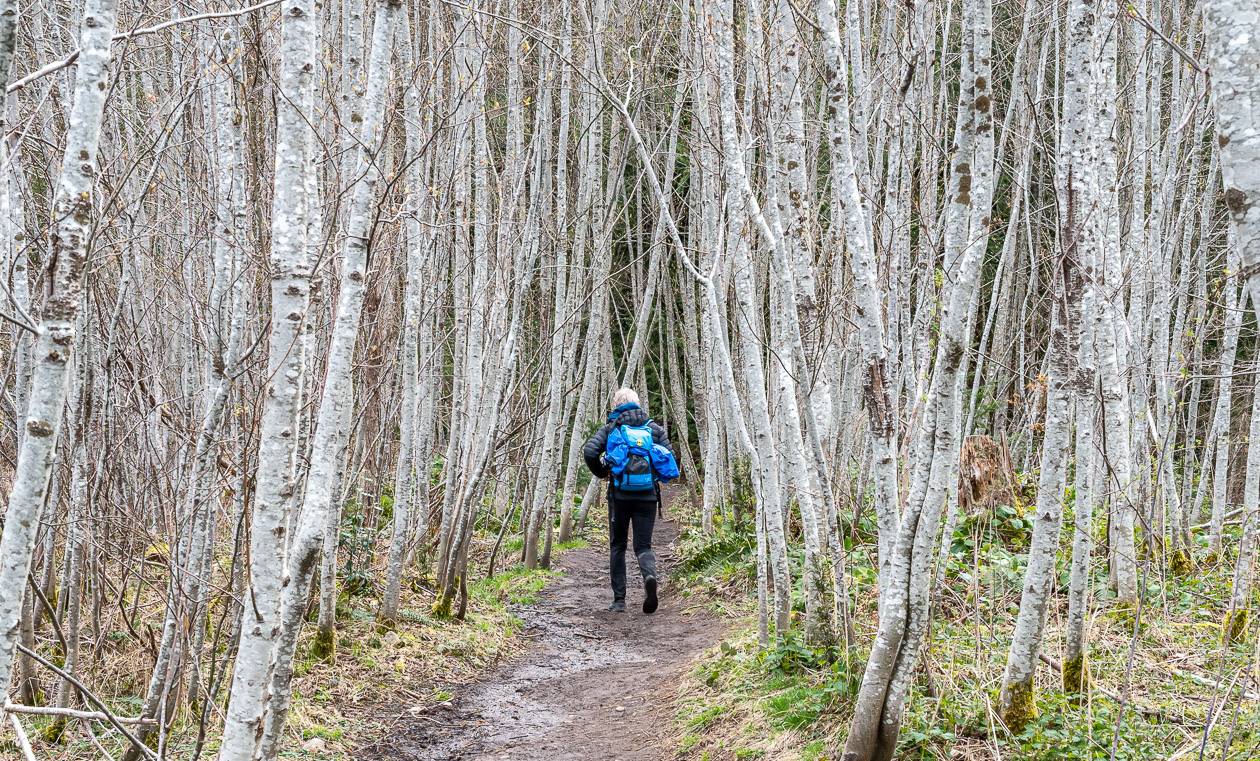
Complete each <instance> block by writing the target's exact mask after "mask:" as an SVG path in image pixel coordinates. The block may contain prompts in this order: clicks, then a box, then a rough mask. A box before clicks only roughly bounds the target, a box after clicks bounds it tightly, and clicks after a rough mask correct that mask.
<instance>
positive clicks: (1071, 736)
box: [675, 500, 1260, 761]
mask: <svg viewBox="0 0 1260 761" xmlns="http://www.w3.org/2000/svg"><path fill="white" fill-rule="evenodd" d="M1065 508H1066V514H1065V520H1064V525H1065V526H1071V525H1072V523H1071V520H1072V504H1071V502H1070V500H1069V502H1068V503H1067V504H1066V505H1065ZM1032 525H1033V524H1032V516H1031V515H1029V514H1026V513H1025V512H1024V511H1023V510H1021V509H1018V508H1016V507H1009V506H998V507H997V508H995V509H993V510H989V511H984V512H982V513H981V514H980V515H976V516H971V517H964V518H962V519H961V520H960V521H959V522H958V526H957V529H956V531H955V532H954V535H953V536H952V537H950V538H949V540H948V541H949V542H950V552H949V555H948V561H947V565H946V567H945V569H944V570H945V574H944V582H943V584H942V586H941V587H938V588H937V590H936V591H935V593H934V595H933V599H934V601H935V602H934V611H933V623H932V630H931V635H930V642H929V647H928V649H927V651H926V655H925V657H924V658H923V659H922V660H921V665H920V668H919V670H918V672H917V674H916V678H915V681H914V683H913V685H912V689H911V695H910V699H909V701H908V703H907V712H906V715H905V717H904V720H903V723H902V730H901V735H900V744H899V746H898V750H897V753H896V758H897V759H899V760H902V761H918V760H924V761H926V760H927V759H952V758H961V759H972V758H975V759H980V758H984V759H988V758H1005V759H1053V760H1055V761H1076V760H1077V759H1079V760H1081V761H1084V760H1085V759H1091V760H1092V759H1098V758H1110V757H1113V748H1114V758H1117V759H1134V760H1136V759H1155V758H1169V757H1172V756H1175V755H1178V754H1181V756H1180V757H1183V758H1185V757H1190V758H1194V757H1198V748H1199V746H1200V744H1204V727H1205V726H1208V725H1209V724H1210V726H1211V729H1210V731H1208V732H1207V737H1206V744H1204V747H1205V749H1206V753H1205V756H1204V757H1205V758H1213V759H1228V760H1230V761H1233V760H1235V759H1237V760H1238V761H1241V760H1242V759H1247V758H1260V702H1250V701H1242V702H1240V701H1239V691H1240V688H1239V687H1238V684H1240V683H1246V684H1254V679H1255V668H1256V666H1255V661H1254V658H1255V652H1256V650H1255V648H1256V629H1257V623H1256V621H1255V617H1254V615H1253V616H1251V617H1250V619H1248V620H1246V621H1245V624H1243V625H1240V624H1238V623H1236V622H1237V621H1238V619H1239V617H1238V616H1233V617H1230V616H1229V591H1230V586H1231V576H1232V571H1233V565H1234V562H1233V558H1232V557H1229V556H1222V557H1219V558H1213V557H1212V556H1211V555H1210V552H1209V550H1208V548H1207V546H1206V540H1205V539H1203V538H1202V537H1199V536H1196V537H1195V542H1194V543H1193V544H1192V545H1191V546H1190V547H1189V548H1188V550H1186V551H1185V552H1184V553H1181V554H1179V555H1176V556H1173V555H1172V554H1171V553H1170V555H1169V557H1168V558H1150V557H1148V558H1147V559H1146V561H1145V562H1144V565H1143V577H1142V579H1143V581H1144V589H1143V592H1144V594H1143V598H1142V603H1141V605H1140V606H1137V607H1134V606H1119V605H1117V604H1116V603H1115V600H1114V595H1113V594H1112V593H1111V592H1110V591H1108V589H1107V586H1108V584H1107V576H1106V562H1105V555H1104V554H1103V553H1104V550H1103V549H1099V550H1097V554H1096V556H1095V558H1094V560H1093V562H1092V564H1091V571H1092V574H1093V575H1092V577H1091V580H1090V585H1091V590H1092V596H1091V608H1090V611H1089V618H1088V631H1089V649H1088V653H1087V658H1086V659H1085V661H1083V662H1082V661H1076V662H1072V663H1069V664H1067V669H1068V671H1069V673H1068V674H1067V675H1066V678H1067V679H1068V680H1073V683H1079V681H1080V679H1081V677H1082V675H1087V677H1088V685H1089V687H1090V689H1089V691H1088V692H1087V693H1085V694H1080V693H1079V692H1077V691H1076V690H1068V689H1065V688H1064V681H1065V675H1063V674H1060V673H1059V671H1058V669H1057V668H1055V669H1052V668H1051V667H1050V666H1048V665H1046V664H1044V663H1042V664H1040V665H1039V668H1038V670H1037V673H1036V677H1035V680H1034V683H1033V690H1032V692H1031V693H1029V694H1028V695H1027V696H1026V700H1024V701H1023V702H1022V706H1021V707H1022V708H1023V709H1024V711H1023V714H1024V717H1025V718H1026V720H1027V721H1026V724H1025V725H1024V727H1023V729H1022V730H1021V731H1019V732H1018V733H1012V732H1010V731H1008V730H1007V729H1006V727H1005V726H1004V725H1003V724H1002V722H1001V721H1000V719H999V718H998V716H997V701H998V688H999V687H1000V685H1001V679H1002V674H1003V671H1004V668H1005V664H1006V656H1007V650H1008V648H1009V644H1010V638H1011V635H1012V630H1013V628H1014V623H1015V615H1016V613H1017V612H1018V609H1019V599H1020V590H1021V587H1022V580H1023V574H1024V569H1025V566H1026V557H1025V556H1026V553H1027V547H1028V541H1029V539H1030V537H1031V531H1032ZM844 532H845V536H846V546H847V550H848V552H847V557H848V572H849V573H848V580H849V584H850V595H851V600H852V604H853V625H854V641H855V643H856V649H855V651H854V652H851V653H850V652H844V651H841V650H835V649H814V648H810V647H808V646H806V645H804V644H803V643H801V642H800V641H799V640H798V639H797V638H796V637H795V636H790V637H787V638H785V639H783V640H781V641H778V642H773V641H772V644H771V645H769V646H768V647H765V648H763V647H761V646H759V645H758V642H757V624H756V617H755V606H756V599H755V597H756V563H755V537H754V535H753V532H752V526H751V525H743V524H734V523H726V524H722V523H719V524H718V526H717V531H716V532H715V533H714V534H713V535H709V536H706V535H702V534H700V533H699V532H693V533H689V534H687V535H686V536H685V538H684V540H683V542H682V544H681V550H682V553H681V557H680V558H679V561H678V567H679V569H680V571H681V580H682V582H683V584H684V585H685V586H686V587H688V588H689V589H691V590H693V591H696V592H702V593H705V594H710V595H713V594H716V595H718V596H721V597H724V598H725V599H728V600H742V603H738V602H736V603H735V604H728V605H727V606H726V610H727V611H731V612H733V615H735V616H736V617H737V621H736V622H735V623H734V624H733V626H732V629H731V630H730V631H731V633H730V634H729V635H728V636H727V638H726V639H725V640H724V641H723V642H722V643H721V644H720V646H719V647H716V648H713V649H711V650H710V651H709V652H707V653H706V654H705V655H704V656H703V657H702V658H701V659H700V660H699V661H698V662H697V664H696V665H695V666H694V667H693V668H692V670H691V671H690V673H689V675H688V677H687V679H686V680H685V683H684V686H683V689H682V690H681V692H680V697H679V698H678V701H677V703H676V727H675V732H676V737H675V753H676V757H677V758H679V759H688V760H691V759H696V760H699V759H709V760H710V761H719V760H721V759H735V758H754V757H755V758H767V759H784V760H788V759H830V758H839V757H840V751H841V749H842V747H843V742H844V738H845V736H846V734H847V731H848V723H849V720H850V717H851V713H852V709H853V700H854V699H855V696H856V694H857V688H858V686H859V684H860V682H861V678H862V671H863V669H864V668H865V665H866V655H867V652H866V651H867V649H868V648H869V647H870V644H871V642H872V640H873V639H874V635H875V629H876V626H877V623H878V620H877V611H876V606H875V598H876V596H877V590H876V586H875V582H876V577H877V573H876V569H875V568H874V567H873V566H872V563H873V561H874V558H875V557H876V548H875V545H874V531H873V526H870V525H868V524H867V522H866V521H865V520H864V521H863V522H861V523H858V524H850V525H847V526H845V527H844ZM1104 532H1105V527H1103V528H1102V529H1100V532H1099V533H1100V535H1099V536H1097V537H1095V538H1096V539H1097V540H1098V544H1097V546H1098V547H1100V548H1101V547H1104V545H1102V542H1103V541H1105V533H1104ZM1065 535H1066V530H1065ZM1226 546H1231V545H1230V543H1229V542H1228V541H1227V542H1226ZM1069 562H1070V546H1069V544H1068V543H1067V542H1066V541H1064V542H1063V543H1062V545H1061V551H1060V554H1059V557H1058V568H1057V572H1058V579H1057V582H1058V583H1057V585H1056V593H1055V595H1054V596H1053V597H1052V600H1051V610H1050V613H1049V616H1048V624H1047V632H1046V637H1045V640H1044V642H1043V646H1042V653H1043V654H1045V655H1047V656H1048V657H1050V658H1051V659H1053V660H1054V661H1055V662H1056V663H1058V664H1062V662H1063V660H1064V655H1063V647H1064V633H1063V622H1064V619H1065V617H1066V612H1067V596H1066V590H1067V585H1068V571H1069ZM1187 567H1192V568H1193V569H1194V570H1193V572H1191V573H1187V572H1185V568H1187ZM793 569H794V576H793V578H794V579H795V580H796V583H797V585H798V587H799V583H800V582H799V580H800V574H799V559H798V558H795V557H794V559H793ZM799 597H800V595H799V592H798V593H797V594H794V595H793V601H794V615H798V616H799V614H800V610H799V608H800V601H799ZM1257 606H1260V592H1257V597H1256V599H1254V600H1253V601H1252V610H1255V609H1256V608H1257ZM1227 626H1241V627H1243V628H1242V630H1241V631H1240V632H1236V634H1239V635H1241V636H1239V637H1237V638H1236V639H1237V640H1239V641H1235V642H1232V643H1226V642H1225V641H1224V637H1223V634H1224V631H1223V629H1224V627H1227ZM798 628H799V627H798ZM771 636H772V640H773V632H772V633H771ZM1131 653H1132V655H1131ZM1249 670H1250V671H1249ZM1205 680H1206V684H1205ZM1218 680H1219V684H1220V686H1219V688H1217V687H1213V686H1212V685H1213V684H1214V683H1216V682H1217V681H1218ZM1249 689H1250V688H1249ZM1231 690H1232V691H1231ZM1120 696H1123V698H1124V699H1123V701H1121V700H1119V699H1118V698H1119V697H1120ZM1213 711H1214V713H1211V715H1210V716H1209V712H1213ZM1187 754H1188V755H1187Z"/></svg>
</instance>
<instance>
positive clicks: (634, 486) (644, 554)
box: [582, 388, 678, 613]
mask: <svg viewBox="0 0 1260 761" xmlns="http://www.w3.org/2000/svg"><path fill="white" fill-rule="evenodd" d="M582 457H583V459H585V460H586V467H588V468H590V469H591V473H593V474H595V476H596V477H597V478H606V479H608V543H609V549H610V551H611V554H610V557H609V562H608V572H609V574H610V575H611V576H612V589H613V601H612V604H611V605H609V606H608V609H609V610H611V611H612V612H614V613H624V612H625V611H626V539H627V538H628V535H629V533H630V524H632V523H633V524H634V555H635V557H636V558H638V560H639V572H640V573H641V574H643V590H644V598H643V612H644V613H654V612H655V611H656V606H657V598H656V585H657V581H656V556H655V555H653V554H652V527H653V526H654V525H655V523H656V515H657V511H658V510H659V509H660V499H661V493H660V488H659V486H658V483H659V482H660V481H668V480H672V479H673V478H676V477H677V476H678V463H677V461H676V460H675V459H674V450H673V448H672V447H670V445H669V440H668V439H667V438H666V437H665V429H664V428H661V427H660V426H659V425H657V424H656V423H654V422H652V420H651V418H649V417H648V416H647V413H646V412H644V410H643V407H641V406H640V405H639V395H638V394H636V393H635V392H634V391H633V390H632V389H629V388H621V389H618V390H617V392H616V393H615V394H613V398H612V412H609V413H608V422H607V424H606V425H604V427H603V428H600V429H599V430H598V431H596V432H595V435H594V436H592V437H591V438H590V440H589V441H587V442H586V445H585V446H583V447H582Z"/></svg>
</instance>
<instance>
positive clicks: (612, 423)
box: [582, 404, 674, 500]
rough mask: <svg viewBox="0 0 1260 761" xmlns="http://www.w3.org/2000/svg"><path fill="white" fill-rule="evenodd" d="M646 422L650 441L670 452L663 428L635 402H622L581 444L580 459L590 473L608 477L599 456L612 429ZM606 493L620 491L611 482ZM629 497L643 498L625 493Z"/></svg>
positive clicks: (616, 495)
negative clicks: (652, 420)
mask: <svg viewBox="0 0 1260 761" xmlns="http://www.w3.org/2000/svg"><path fill="white" fill-rule="evenodd" d="M644 423H648V428H650V429H651V431H652V443H654V444H660V445H661V446H663V447H665V448H666V449H668V450H670V451H671V452H672V451H674V448H673V447H671V446H670V445H669V439H667V438H666V437H665V429H664V428H661V427H660V426H659V425H657V424H656V423H655V422H649V418H648V416H647V413H646V412H644V411H643V408H642V407H640V406H639V405H637V404H623V405H621V406H620V407H618V408H616V409H614V410H613V411H612V412H610V413H608V422H607V423H606V424H605V425H604V426H603V427H602V428H600V429H599V430H598V431H596V432H595V435H594V436H592V437H591V438H590V439H588V440H587V442H586V444H585V445H583V446H582V459H584V460H586V467H588V468H590V469H591V473H593V474H595V477H596V478H608V477H609V476H610V475H611V474H610V473H609V472H608V466H607V465H605V464H604V462H603V460H602V459H601V457H602V456H603V454H604V448H605V447H606V446H607V445H608V434H610V433H612V430H613V429H614V428H616V427H618V426H622V425H643V424H644ZM608 495H609V496H610V497H619V496H620V495H621V492H620V491H619V490H618V489H617V488H616V487H614V486H613V485H612V484H609V486H608ZM627 497H628V498H629V499H638V500H641V499H643V497H642V496H640V495H639V494H638V493H635V492H629V493H627Z"/></svg>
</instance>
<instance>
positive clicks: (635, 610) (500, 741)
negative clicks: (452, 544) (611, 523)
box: [353, 520, 722, 761]
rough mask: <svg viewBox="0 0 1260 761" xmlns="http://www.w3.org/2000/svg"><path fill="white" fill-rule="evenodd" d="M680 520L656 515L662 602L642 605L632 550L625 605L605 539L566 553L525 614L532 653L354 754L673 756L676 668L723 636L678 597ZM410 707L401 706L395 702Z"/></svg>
mask: <svg viewBox="0 0 1260 761" xmlns="http://www.w3.org/2000/svg"><path fill="white" fill-rule="evenodd" d="M678 530H679V526H678V524H677V523H674V522H673V521H671V520H658V521H657V526H656V532H655V534H656V535H655V542H654V544H655V547H656V552H657V558H658V560H657V564H658V567H659V573H660V576H661V579H662V582H661V605H660V609H659V610H658V611H657V612H656V613H654V614H652V615H650V616H649V615H645V614H644V613H643V612H642V610H641V605H642V601H643V584H642V580H641V579H640V578H639V577H638V567H637V566H636V564H635V561H634V558H633V553H627V554H628V555H630V557H629V558H627V568H626V570H627V577H628V586H629V590H628V594H627V596H626V597H627V599H626V603H627V608H628V611H627V612H626V613H620V614H617V613H611V612H608V611H607V610H605V608H606V607H607V605H608V603H609V601H610V599H611V596H612V593H611V591H610V590H609V587H608V552H607V549H606V548H605V546H604V545H603V544H599V545H598V546H590V547H585V548H581V549H576V550H571V551H569V552H566V553H564V554H563V555H562V556H561V557H560V558H559V560H558V562H557V566H558V567H559V568H560V569H562V570H563V571H564V575H563V576H561V577H559V578H558V579H556V580H555V581H553V582H552V583H551V584H549V585H548V587H547V589H546V590H545V592H544V593H543V596H542V598H541V599H540V600H539V602H538V603H537V604H535V605H531V606H529V607H526V608H522V609H520V610H519V611H518V612H517V615H518V616H520V618H521V619H522V621H523V622H524V626H523V628H522V631H521V633H520V635H518V636H522V637H525V638H528V640H529V644H528V645H527V646H526V648H525V650H524V651H523V652H521V653H520V654H518V655H517V656H515V657H514V658H513V659H512V660H511V661H509V662H507V663H505V664H503V665H502V666H500V667H499V668H497V669H496V670H494V671H492V672H490V673H489V674H487V675H486V676H485V677H484V678H483V679H482V680H481V681H479V682H477V683H475V684H471V685H467V686H465V687H464V688H462V689H461V690H460V691H459V692H458V693H457V695H456V697H455V698H454V700H453V701H451V703H449V704H446V705H442V706H438V707H436V708H433V709H430V710H428V711H426V712H424V713H421V714H419V715H409V714H406V713H403V714H401V715H397V716H391V717H381V718H385V719H386V721H387V723H390V724H392V726H391V728H390V729H389V730H388V731H387V733H386V735H385V737H384V738H383V739H382V740H381V741H380V742H378V743H376V744H374V745H372V746H368V747H363V748H360V749H358V751H356V752H355V753H354V754H353V756H354V758H356V759H402V760H404V761H438V760H439V759H459V760H460V761H464V760H472V759H501V760H516V759H531V760H532V759H545V760H546V761H561V760H564V761H569V760H571V761H577V760H578V759H583V760H585V759H596V758H598V759H635V760H636V761H657V759H665V758H668V757H670V755H671V753H670V749H669V748H668V747H667V745H668V738H669V737H670V736H671V735H672V732H671V729H672V726H671V725H672V721H673V709H672V707H671V704H672V702H673V697H674V688H675V686H676V684H677V682H678V678H679V676H680V675H681V674H682V673H683V672H684V671H685V670H686V668H687V667H688V665H689V664H690V663H691V661H692V660H693V659H694V658H695V657H696V656H697V655H698V654H700V652H701V651H703V650H704V649H705V648H707V647H709V646H711V645H713V644H714V643H715V642H717V639H718V637H719V636H720V634H721V631H722V621H721V620H719V619H718V618H717V617H715V616H714V615H713V614H712V613H711V612H709V611H706V610H704V609H703V608H701V607H700V606H698V605H696V604H695V603H694V602H688V601H687V600H679V599H678V598H676V597H675V596H674V595H672V594H671V591H672V590H671V585H670V582H669V574H670V568H671V566H672V565H673V559H674V558H673V547H674V543H675V541H676V539H677V537H678ZM399 710H402V707H401V706H400V707H399Z"/></svg>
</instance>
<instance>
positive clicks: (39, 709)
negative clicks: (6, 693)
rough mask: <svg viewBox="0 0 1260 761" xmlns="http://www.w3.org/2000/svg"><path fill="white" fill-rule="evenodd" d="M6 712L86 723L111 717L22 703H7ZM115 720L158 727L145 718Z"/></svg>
mask: <svg viewBox="0 0 1260 761" xmlns="http://www.w3.org/2000/svg"><path fill="white" fill-rule="evenodd" d="M4 710H5V711H8V712H9V713H22V714H30V715H33V716H65V717H68V718H71V719H84V720H86V721H109V720H110V717H109V716H107V715H105V714H104V713H101V712H100V711H77V710H75V709H73V708H56V707H54V706H28V705H22V704H21V703H6V704H5V706H4ZM114 720H115V721H117V722H118V723H120V724H152V725H156V724H157V721H156V720H154V719H149V718H145V717H144V716H135V717H129V716H115V717H114Z"/></svg>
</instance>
